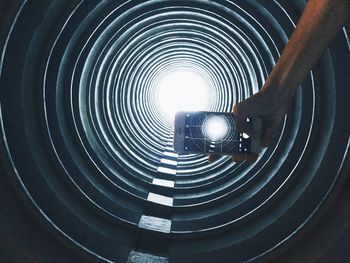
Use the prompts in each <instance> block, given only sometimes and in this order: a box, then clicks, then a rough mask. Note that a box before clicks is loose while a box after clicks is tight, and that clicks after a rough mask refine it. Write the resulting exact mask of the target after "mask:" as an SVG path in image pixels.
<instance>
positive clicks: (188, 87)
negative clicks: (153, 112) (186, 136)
mask: <svg viewBox="0 0 350 263" xmlns="http://www.w3.org/2000/svg"><path fill="white" fill-rule="evenodd" d="M209 94H210V92H209V84H208V81H207V80H206V79H205V77H204V76H203V75H201V74H200V73H198V72H196V71H194V70H190V69H188V70H186V69H178V70H173V71H171V72H169V73H167V74H165V75H164V76H162V77H161V78H160V80H159V82H158V84H157V86H156V105H157V108H158V110H159V112H160V113H161V114H162V115H163V116H164V117H165V119H166V121H167V122H169V123H172V122H173V121H174V118H175V114H176V113H177V112H178V111H205V110H208V109H209Z"/></svg>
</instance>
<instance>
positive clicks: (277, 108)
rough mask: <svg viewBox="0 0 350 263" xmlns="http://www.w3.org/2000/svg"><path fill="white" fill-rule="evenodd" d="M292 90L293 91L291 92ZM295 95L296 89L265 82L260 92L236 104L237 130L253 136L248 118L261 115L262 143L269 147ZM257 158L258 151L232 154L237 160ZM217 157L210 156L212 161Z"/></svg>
mask: <svg viewBox="0 0 350 263" xmlns="http://www.w3.org/2000/svg"><path fill="white" fill-rule="evenodd" d="M291 91H293V92H292V93H291ZM290 93H291V94H290ZM293 95H294V89H283V88H282V87H277V86H272V85H268V84H265V85H264V87H263V88H262V89H261V90H260V91H259V92H258V93H256V94H255V95H253V96H251V97H250V98H248V99H246V100H244V101H242V102H240V103H238V104H236V105H235V106H234V108H233V114H234V115H235V118H236V121H237V130H238V131H240V132H245V133H247V134H248V135H249V136H253V135H254V133H255V131H254V130H253V128H252V126H251V124H250V123H249V122H247V121H246V120H247V118H248V117H249V118H252V117H255V116H259V117H261V118H262V130H261V145H262V147H267V146H268V145H269V144H270V143H271V141H272V139H273V136H274V134H275V133H276V131H277V129H278V127H279V125H280V124H281V123H282V121H283V119H284V117H285V114H286V113H287V111H288V108H289V107H290V104H291V102H292V100H293ZM257 158H258V155H257V154H256V153H250V154H234V155H233V156H232V159H233V160H234V161H236V162H239V161H243V160H246V161H248V162H255V161H256V159H257ZM216 159H218V156H216V155H210V156H209V161H210V162H212V161H215V160H216Z"/></svg>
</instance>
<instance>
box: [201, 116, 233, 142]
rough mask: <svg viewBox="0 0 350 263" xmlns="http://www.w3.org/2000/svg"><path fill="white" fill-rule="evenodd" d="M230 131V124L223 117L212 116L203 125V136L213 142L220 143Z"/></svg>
mask: <svg viewBox="0 0 350 263" xmlns="http://www.w3.org/2000/svg"><path fill="white" fill-rule="evenodd" d="M228 131H229V128H228V123H227V121H226V119H225V118H223V117H221V116H212V117H209V118H208V119H206V120H205V121H204V123H203V134H204V135H205V136H206V137H207V138H208V139H209V140H211V141H213V142H215V141H220V140H222V139H223V138H225V136H226V135H227V133H228Z"/></svg>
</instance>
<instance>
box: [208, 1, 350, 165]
mask: <svg viewBox="0 0 350 263" xmlns="http://www.w3.org/2000/svg"><path fill="white" fill-rule="evenodd" d="M349 25H350V0H309V1H308V2H307V4H306V7H305V10H304V12H303V14H302V16H301V18H300V20H299V22H298V24H297V27H296V29H295V31H294V32H293V34H292V36H291V38H290V39H289V41H288V44H287V45H286V47H285V49H284V50H283V52H282V54H281V57H280V58H279V59H278V61H277V63H276V65H275V67H274V69H273V70H272V71H271V73H270V75H269V76H268V78H267V80H266V82H265V84H264V86H263V87H262V89H261V90H260V91H259V92H258V93H256V94H254V95H253V96H252V97H250V98H248V99H246V100H244V101H242V102H240V103H238V104H236V105H235V106H234V108H233V113H234V115H235V117H236V119H237V129H238V130H239V131H241V132H245V133H247V134H249V135H253V134H254V131H253V129H252V127H251V126H249V125H248V124H247V123H246V119H247V117H254V116H260V117H261V118H262V123H263V127H262V139H261V144H262V146H263V147H267V146H268V145H269V144H270V143H271V141H272V138H273V136H274V133H275V132H276V130H277V129H278V127H279V125H280V124H281V123H282V121H283V119H284V117H285V115H286V113H287V111H288V109H289V107H290V105H291V103H292V100H293V97H294V94H295V92H296V89H297V88H298V86H299V85H300V84H301V82H302V81H303V80H304V79H305V77H306V76H307V74H308V73H309V72H310V70H311V69H312V67H313V66H314V65H315V64H316V63H317V61H318V60H319V59H320V57H321V56H322V54H323V52H324V51H325V49H326V48H327V47H328V46H329V44H330V43H331V41H332V40H333V38H334V37H335V36H336V35H337V33H338V32H339V30H340V29H341V28H342V27H343V26H349ZM257 157H258V155H257V154H248V155H240V154H237V155H233V156H232V159H233V160H234V161H236V162H238V161H243V160H247V161H249V162H254V161H256V159H257ZM217 158H218V157H217V156H213V155H211V156H209V161H214V160H216V159H217Z"/></svg>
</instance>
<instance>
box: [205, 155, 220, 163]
mask: <svg viewBox="0 0 350 263" xmlns="http://www.w3.org/2000/svg"><path fill="white" fill-rule="evenodd" d="M220 157H221V156H220V155H213V154H211V155H209V157H208V161H209V162H210V163H212V162H215V161H216V160H218V159H219V158H220Z"/></svg>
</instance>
